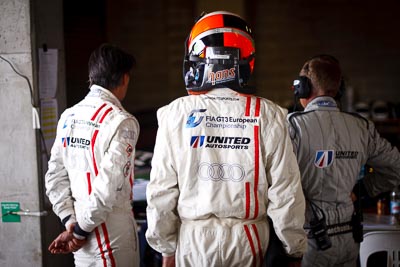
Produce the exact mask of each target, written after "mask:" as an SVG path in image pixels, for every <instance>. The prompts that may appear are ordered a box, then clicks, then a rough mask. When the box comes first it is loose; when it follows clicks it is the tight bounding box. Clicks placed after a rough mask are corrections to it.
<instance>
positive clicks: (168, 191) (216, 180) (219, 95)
mask: <svg viewBox="0 0 400 267" xmlns="http://www.w3.org/2000/svg"><path fill="white" fill-rule="evenodd" d="M245 26H246V23H245V22H244V21H243V20H242V19H241V18H240V17H239V16H237V15H235V14H232V13H228V12H213V13H209V14H207V15H205V16H203V17H202V18H200V20H198V21H197V23H196V25H195V26H194V27H193V29H192V33H191V36H190V37H189V38H188V42H187V48H188V53H189V55H188V56H187V57H185V60H187V61H188V62H186V63H187V66H186V67H187V69H184V73H185V79H186V86H187V90H188V91H189V96H185V97H181V98H179V99H177V100H175V101H173V102H172V103H170V104H169V105H167V106H165V107H162V108H160V109H159V110H158V113H157V116H158V123H159V128H158V133H157V138H156V145H155V149H154V156H153V160H152V170H151V175H150V183H149V184H148V186H147V202H148V207H147V220H148V230H147V232H146V238H147V241H148V243H149V244H150V246H151V247H153V248H154V249H155V250H157V251H159V252H160V253H162V255H163V263H164V265H163V266H175V264H176V266H207V267H208V266H230V267H232V266H238V267H239V266H240V267H245V266H261V265H262V263H263V261H264V254H265V252H266V250H267V246H268V241H269V225H268V222H267V215H268V216H270V218H272V221H273V222H274V227H275V230H276V233H277V235H278V237H279V238H280V240H281V241H282V242H283V245H284V248H285V251H286V253H287V254H288V255H290V256H291V257H293V258H300V257H301V256H302V254H303V252H304V251H305V249H306V240H307V239H306V235H305V232H304V229H303V223H304V211H305V202H304V196H303V193H302V189H301V185H300V176H299V169H298V165H297V162H296V158H295V155H294V153H293V149H292V145H291V142H290V138H289V135H288V130H287V126H286V110H284V109H282V108H280V107H279V106H277V105H276V104H274V103H272V102H271V101H269V100H267V99H264V98H261V97H256V96H254V95H253V90H252V89H251V88H249V87H246V86H245V83H246V82H247V80H246V78H243V79H242V80H241V78H242V77H244V76H245V75H246V73H245V70H246V69H247V70H248V72H249V73H247V77H249V76H250V73H251V71H252V68H253V64H254V57H253V56H254V46H253V45H254V44H253V40H252V37H251V34H250V32H249V31H250V28H247V27H245ZM203 27H204V28H205V31H202V28H203ZM226 29H228V30H226ZM207 30H208V31H207ZM224 31H225V36H219V37H221V38H222V39H221V40H220V42H219V41H217V39H218V38H213V37H216V36H215V34H216V35H219V34H220V33H221V32H224ZM235 32H236V33H235ZM202 38H204V39H202ZM224 38H225V40H223V39H224ZM212 39H214V40H215V41H216V42H217V43H212V42H211V40H212ZM230 40H231V42H232V43H229V41H230ZM207 42H208V43H207ZM201 44H206V45H207V48H205V47H204V46H203V47H201ZM235 44H241V45H244V44H246V47H240V46H238V47H235ZM224 45H225V46H226V47H223V46H224ZM196 49H200V50H202V49H207V51H201V52H200V51H198V52H196ZM202 53H205V54H204V57H202V56H199V55H200V54H202ZM216 54H218V55H219V56H216V57H213V55H216ZM239 55H240V56H239ZM237 57H240V58H237ZM205 58H208V60H209V62H213V64H209V65H207V63H205V62H204V63H203V59H204V60H205ZM217 58H224V59H227V60H225V61H223V60H221V61H219V60H218V59H217ZM230 58H231V59H232V60H231V61H229V59H230ZM214 60H215V61H214ZM239 61H242V62H241V63H240V64H243V66H238V65H236V63H238V62H239ZM198 63H199V64H198ZM230 64H231V65H230ZM239 67H240V68H241V69H242V71H243V72H242V73H241V74H240V75H243V76H239V73H238V68H239ZM196 68H198V69H196ZM202 68H204V69H203V73H204V76H201V77H197V78H196V74H194V76H192V73H196V72H197V71H200V70H199V69H202ZM225 70H229V71H227V72H225ZM218 71H220V73H228V72H230V74H229V75H231V77H229V75H227V76H226V77H225V78H222V77H221V75H220V74H218ZM188 72H189V73H188ZM190 72H192V73H190ZM207 73H208V74H207ZM215 73H217V74H215ZM214 74H215V76H213V75H214ZM231 78H232V79H231ZM216 79H220V80H218V81H216ZM239 80H240V81H242V82H243V83H244V84H242V83H240V82H239ZM213 82H216V83H218V84H217V85H212V83H213ZM266 257H268V255H267V256H266Z"/></svg>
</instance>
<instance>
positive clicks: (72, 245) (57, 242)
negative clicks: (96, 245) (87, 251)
mask: <svg viewBox="0 0 400 267" xmlns="http://www.w3.org/2000/svg"><path fill="white" fill-rule="evenodd" d="M73 229H74V224H73V225H71V226H70V227H69V229H68V230H66V231H64V232H62V233H61V234H59V235H58V237H57V238H56V239H54V241H53V242H51V244H50V246H49V251H50V252H51V253H52V254H68V253H71V252H75V251H77V250H78V249H80V248H81V247H83V245H85V243H86V239H83V240H80V239H77V238H75V237H74V235H73Z"/></svg>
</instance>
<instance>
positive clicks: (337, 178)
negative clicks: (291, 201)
mask: <svg viewBox="0 0 400 267" xmlns="http://www.w3.org/2000/svg"><path fill="white" fill-rule="evenodd" d="M293 88H294V94H295V96H296V97H297V98H300V103H301V105H302V106H303V107H304V108H305V109H304V111H303V112H294V113H292V114H289V116H288V121H289V130H290V136H291V139H292V143H293V146H294V151H295V153H296V155H297V161H298V163H299V167H300V171H301V179H302V186H303V190H304V195H305V197H306V206H307V207H306V224H305V229H306V231H307V232H308V248H307V252H306V254H305V255H304V257H303V260H302V266H304V267H308V266H321V267H322V266H323V267H329V266H344V267H346V266H349V267H350V266H352V267H354V266H356V263H357V255H358V251H359V242H360V241H361V240H362V226H361V224H360V222H359V220H358V219H359V217H358V216H357V214H355V211H354V205H353V201H352V199H351V193H352V190H353V187H354V186H355V185H356V182H357V178H358V175H359V173H360V170H361V168H362V166H363V165H365V164H367V165H368V166H371V167H373V168H374V170H375V172H376V173H377V176H379V177H380V178H381V179H377V177H373V176H366V177H365V178H364V179H363V180H364V181H363V185H364V186H365V189H366V191H367V193H368V194H369V195H370V196H376V195H377V194H379V193H382V192H385V191H391V190H392V189H393V188H395V186H396V184H398V183H399V174H400V154H399V152H398V150H397V148H395V147H393V146H391V145H390V143H389V142H387V141H386V140H385V139H383V138H381V137H380V136H379V134H378V132H377V131H376V129H375V127H374V124H373V123H372V122H371V121H367V120H366V119H364V118H362V117H361V116H357V115H354V114H349V113H345V112H341V111H340V110H339V108H338V106H337V103H336V100H335V98H336V99H338V98H339V97H340V94H342V93H343V89H344V86H343V80H342V74H341V69H340V66H339V62H338V60H337V59H335V58H334V57H333V56H330V55H318V56H315V57H313V58H311V59H310V60H308V61H307V62H306V63H305V64H304V66H303V67H302V69H301V71H300V77H299V78H298V79H297V80H295V81H294V83H293Z"/></svg>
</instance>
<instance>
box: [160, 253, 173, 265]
mask: <svg viewBox="0 0 400 267" xmlns="http://www.w3.org/2000/svg"><path fill="white" fill-rule="evenodd" d="M162 267H175V255H173V256H169V257H163V262H162Z"/></svg>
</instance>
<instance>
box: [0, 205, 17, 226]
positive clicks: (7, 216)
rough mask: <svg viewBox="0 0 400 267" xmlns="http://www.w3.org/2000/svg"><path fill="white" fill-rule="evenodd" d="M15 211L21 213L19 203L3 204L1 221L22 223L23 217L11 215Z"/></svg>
mask: <svg viewBox="0 0 400 267" xmlns="http://www.w3.org/2000/svg"><path fill="white" fill-rule="evenodd" d="M14 211H20V208H19V202H1V221H2V222H21V216H19V215H16V214H11V212H14Z"/></svg>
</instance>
